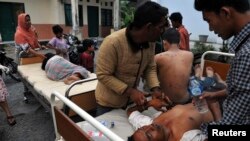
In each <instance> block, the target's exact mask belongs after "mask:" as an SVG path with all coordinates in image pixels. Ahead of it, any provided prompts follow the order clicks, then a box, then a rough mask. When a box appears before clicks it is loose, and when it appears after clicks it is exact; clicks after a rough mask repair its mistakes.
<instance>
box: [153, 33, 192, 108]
mask: <svg viewBox="0 0 250 141" xmlns="http://www.w3.org/2000/svg"><path fill="white" fill-rule="evenodd" d="M162 39H163V46H164V48H165V50H166V52H163V53H160V54H157V55H156V56H155V62H156V64H157V71H158V78H159V81H160V85H161V89H162V91H163V92H164V93H165V95H166V96H168V98H169V99H170V100H171V101H172V102H174V103H175V104H185V103H187V102H189V101H190V97H189V94H188V91H187V86H188V81H189V77H190V74H191V69H192V63H193V54H192V52H189V51H184V50H180V49H179V42H180V34H179V32H178V31H177V30H176V29H174V28H169V29H167V30H166V31H165V33H164V34H163V36H162Z"/></svg>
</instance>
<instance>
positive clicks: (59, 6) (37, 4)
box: [0, 0, 112, 25]
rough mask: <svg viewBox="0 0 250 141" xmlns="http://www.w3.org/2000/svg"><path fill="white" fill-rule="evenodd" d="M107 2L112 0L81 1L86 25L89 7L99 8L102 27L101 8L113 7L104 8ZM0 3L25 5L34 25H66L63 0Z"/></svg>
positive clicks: (67, 0) (64, 0)
mask: <svg viewBox="0 0 250 141" xmlns="http://www.w3.org/2000/svg"><path fill="white" fill-rule="evenodd" d="M105 1H107V2H110V0H100V2H99V3H96V0H90V2H87V1H86V0H82V1H79V5H82V6H83V24H84V25H87V24H88V22H87V21H88V18H87V15H88V14H87V6H97V7H99V25H101V7H104V8H106V9H112V7H111V6H104V2H105ZM0 2H15V3H24V9H25V12H26V13H28V14H30V17H31V22H32V23H33V24H65V13H64V4H63V3H61V0H0ZM63 2H65V3H70V0H63ZM101 2H102V3H103V6H101V4H100V3H101Z"/></svg>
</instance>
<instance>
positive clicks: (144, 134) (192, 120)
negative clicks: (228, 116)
mask: <svg viewBox="0 0 250 141" xmlns="http://www.w3.org/2000/svg"><path fill="white" fill-rule="evenodd" d="M150 106H152V107H161V106H164V103H162V101H161V100H159V99H153V100H151V101H149V102H148V103H147V106H146V107H150ZM144 108H145V107H144ZM144 108H142V106H135V107H131V108H128V110H127V114H128V116H129V122H130V123H131V125H133V127H134V128H135V129H136V131H135V132H134V134H133V135H132V136H131V137H129V138H128V141H151V140H153V141H167V140H168V141H190V140H192V141H203V140H205V139H206V138H207V137H206V136H205V135H204V134H202V132H201V131H200V130H199V127H200V125H201V123H203V122H209V121H213V120H218V119H215V118H214V117H213V114H212V112H211V111H210V110H209V111H208V112H206V113H203V114H201V113H199V112H198V111H197V109H196V108H195V106H194V105H193V104H192V103H189V104H186V105H176V106H175V107H173V108H172V109H170V110H168V111H167V112H164V113H156V114H155V115H153V117H149V116H146V115H143V114H142V113H141V112H142V111H143V110H144ZM217 109H218V110H219V107H217Z"/></svg>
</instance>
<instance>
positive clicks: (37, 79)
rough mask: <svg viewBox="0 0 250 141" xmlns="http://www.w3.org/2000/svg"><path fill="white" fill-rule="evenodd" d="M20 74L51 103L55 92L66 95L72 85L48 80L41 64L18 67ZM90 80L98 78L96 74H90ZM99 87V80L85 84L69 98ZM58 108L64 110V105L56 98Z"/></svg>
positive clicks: (71, 92)
mask: <svg viewBox="0 0 250 141" xmlns="http://www.w3.org/2000/svg"><path fill="white" fill-rule="evenodd" d="M18 72H19V73H20V75H21V76H22V78H24V79H25V80H26V81H27V82H28V83H29V84H31V85H32V86H33V88H34V89H35V90H36V92H38V93H39V94H40V95H41V96H42V97H44V98H45V99H47V100H48V101H50V96H51V93H52V92H53V91H55V90H56V91H58V92H60V93H61V94H62V95H65V92H66V90H67V88H68V87H69V86H70V85H66V84H64V82H61V81H52V80H50V79H48V78H47V76H46V74H45V71H43V70H42V69H41V63H34V64H28V65H20V66H18ZM90 78H96V74H94V73H90ZM96 85H97V80H93V81H89V82H85V83H82V84H79V85H76V86H74V87H73V88H72V89H71V91H70V93H69V96H72V95H77V94H81V93H85V92H90V91H94V90H95V88H96ZM56 106H57V107H59V108H63V103H62V102H61V101H60V100H58V99H57V98H56Z"/></svg>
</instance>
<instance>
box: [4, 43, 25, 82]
mask: <svg viewBox="0 0 250 141" xmlns="http://www.w3.org/2000/svg"><path fill="white" fill-rule="evenodd" d="M0 64H1V65H3V66H6V67H8V68H9V69H10V71H9V72H8V73H5V74H6V75H9V76H10V77H11V78H12V79H14V80H16V81H17V82H20V81H21V79H20V76H19V74H18V72H17V66H18V65H17V63H15V62H14V59H12V58H10V57H8V56H6V52H5V50H4V49H3V48H2V49H0ZM0 75H2V72H0Z"/></svg>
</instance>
